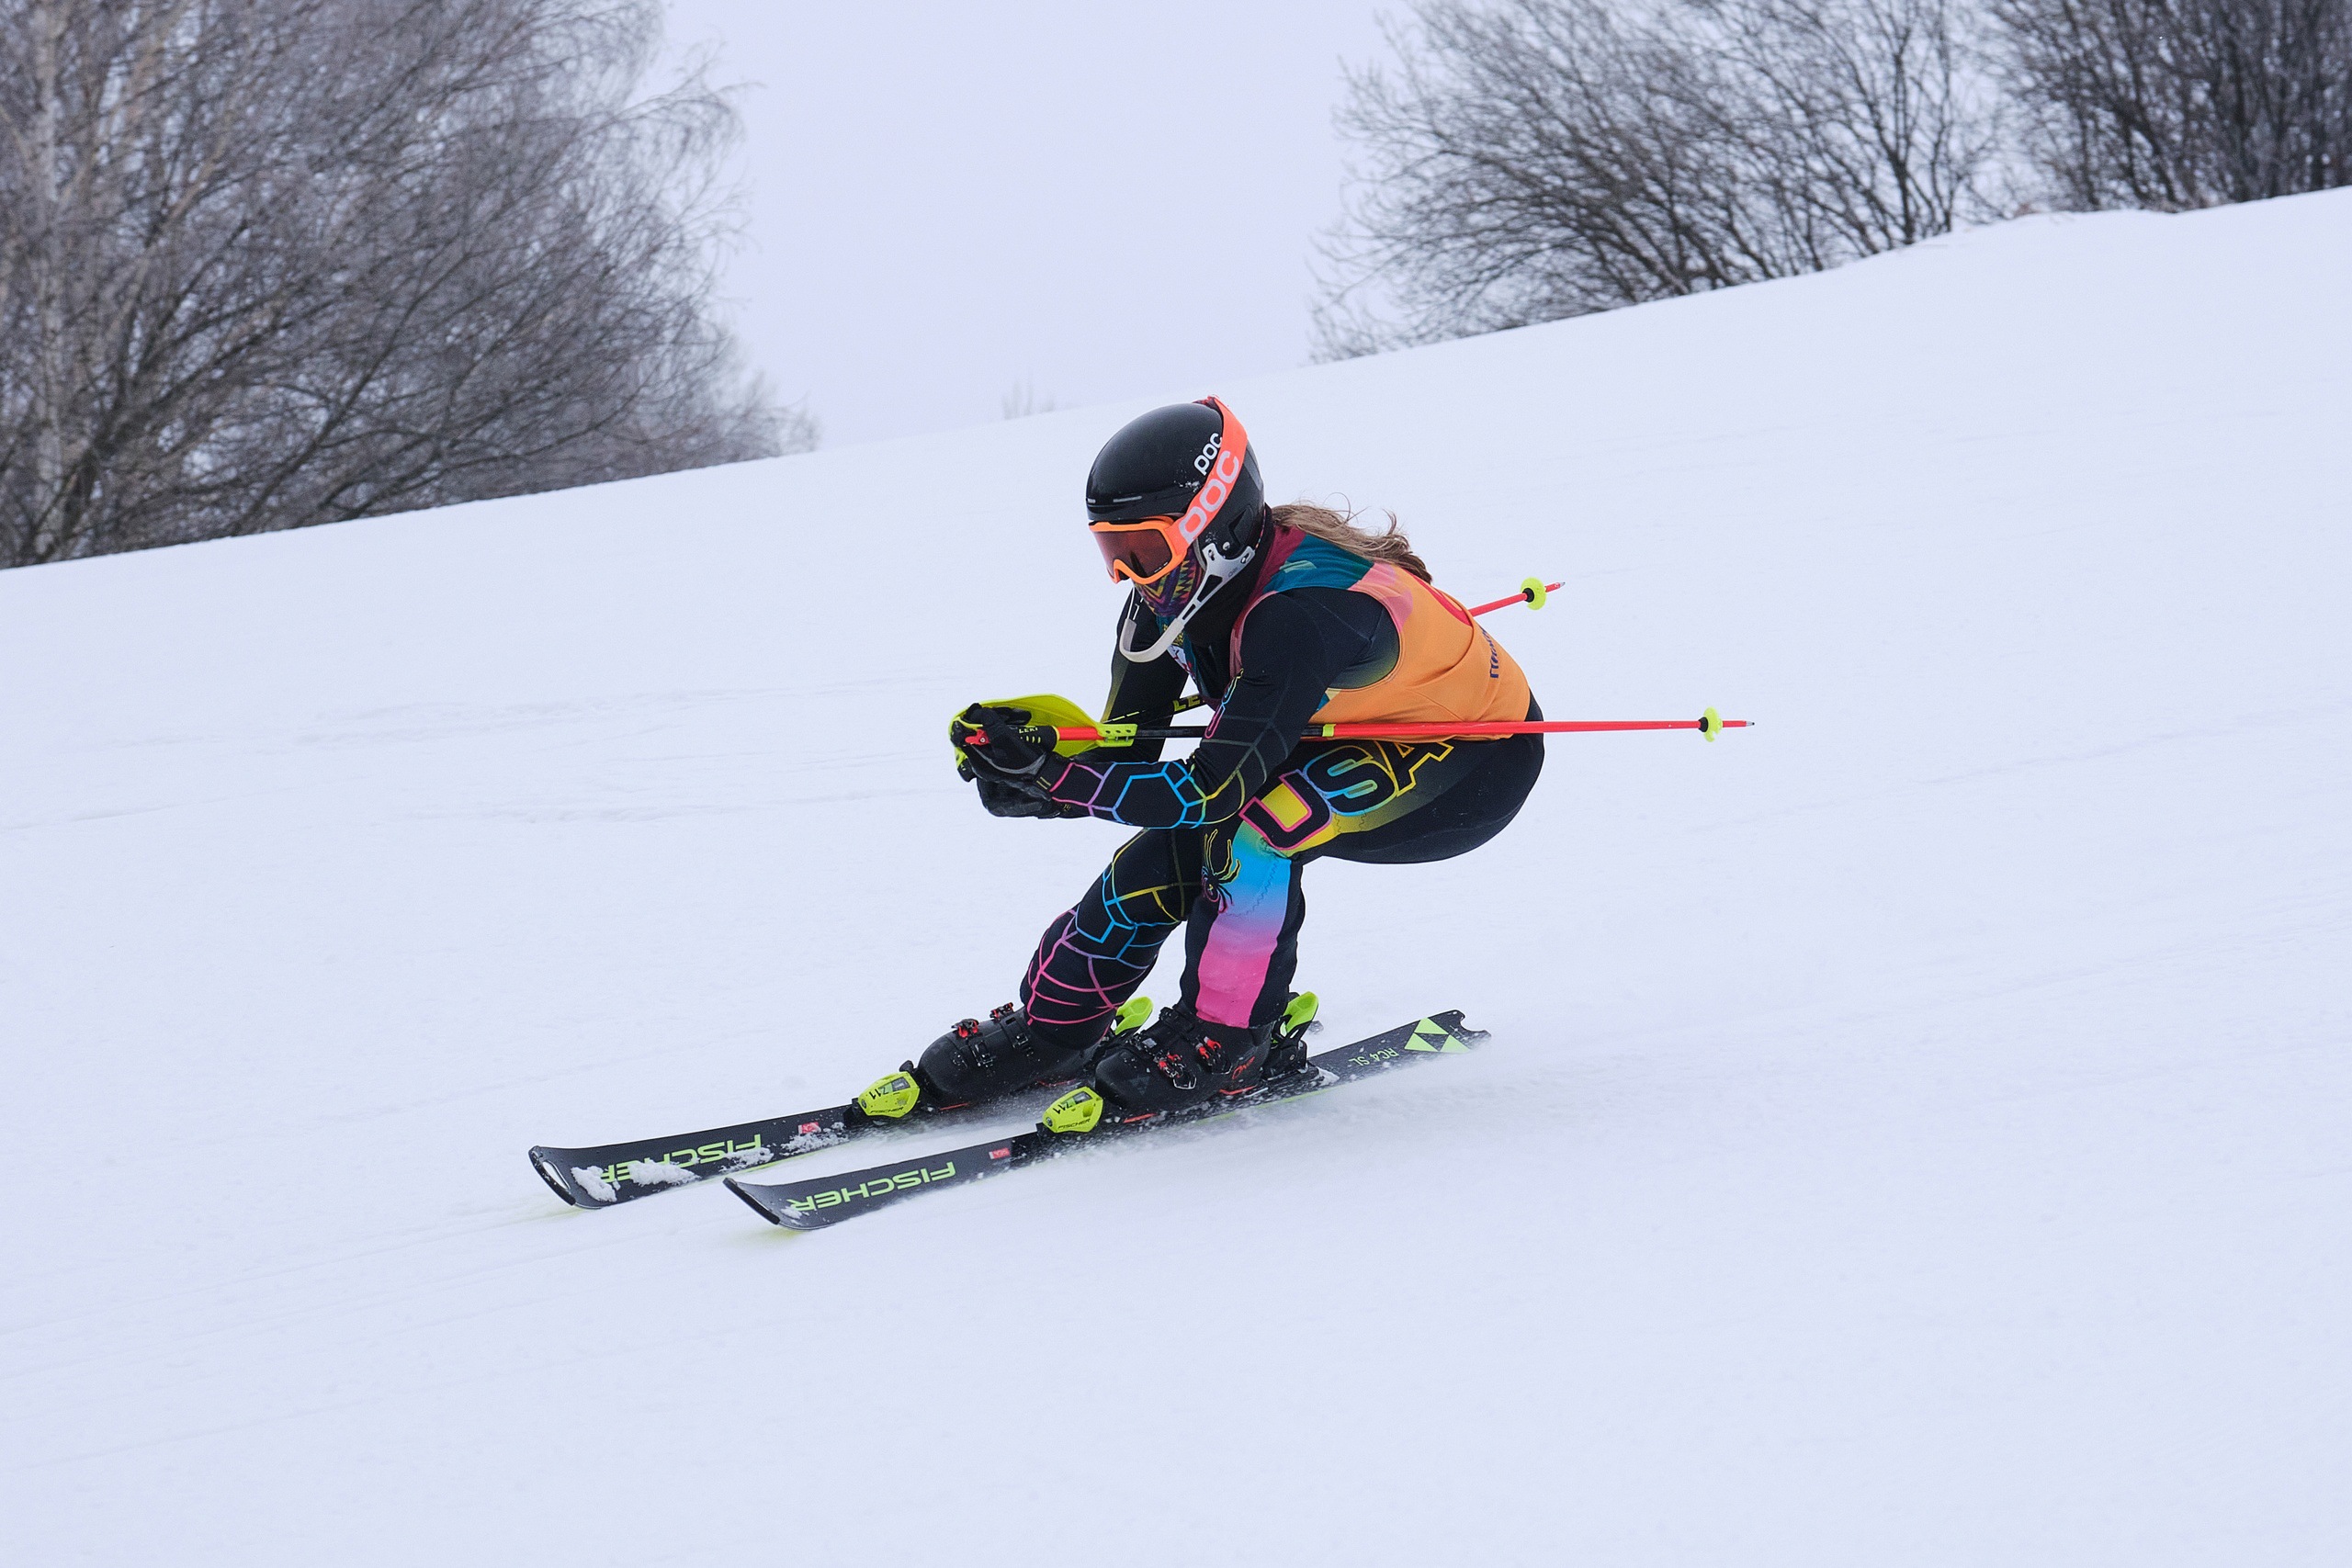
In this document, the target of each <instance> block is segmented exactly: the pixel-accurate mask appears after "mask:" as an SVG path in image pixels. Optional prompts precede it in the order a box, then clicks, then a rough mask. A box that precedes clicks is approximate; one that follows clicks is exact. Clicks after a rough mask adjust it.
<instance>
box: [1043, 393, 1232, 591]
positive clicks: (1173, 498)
mask: <svg viewBox="0 0 2352 1568" xmlns="http://www.w3.org/2000/svg"><path fill="white" fill-rule="evenodd" d="M1237 450H1238V456H1239V457H1240V462H1239V463H1238V466H1237V465H1236V464H1235V463H1234V462H1233V460H1232V459H1233V457H1234V455H1235V453H1236V452H1237ZM1204 492H1205V493H1204ZM1220 492H1221V493H1220ZM1196 503H1197V504H1198V506H1199V510H1200V511H1201V512H1203V513H1205V515H1202V516H1195V515H1194V509H1195V505H1196ZM1265 510H1266V487H1265V486H1264V485H1263V484H1262V483H1261V482H1260V480H1259V478H1258V454H1257V452H1256V450H1255V449H1254V448H1253V447H1252V446H1250V437H1249V434H1248V433H1247V432H1246V431H1244V430H1243V429H1242V428H1241V422H1240V421H1239V420H1238V419H1236V418H1235V417H1234V415H1233V411H1232V410H1231V409H1228V408H1227V407H1226V406H1225V405H1224V404H1223V403H1221V402H1219V401H1218V400H1216V399H1215V398H1203V399H1202V400H1200V401H1199V402H1196V403H1170V404H1169V405H1168V406H1167V407H1166V408H1159V409H1154V410H1152V411H1151V412H1149V413H1148V414H1145V415H1144V416H1143V417H1141V418H1140V419H1135V420H1130V421H1129V422H1128V423H1125V425H1122V426H1121V427H1120V428H1119V432H1118V434H1115V435H1114V436H1112V437H1111V439H1110V440H1108V441H1106V442H1104V443H1103V450H1102V451H1100V452H1098V453H1096V454H1095V457H1094V467H1093V468H1091V469H1090V470H1088V472H1087V475H1086V515H1087V518H1088V520H1089V521H1090V522H1094V523H1133V522H1140V521H1142V520H1143V519H1145V518H1150V517H1172V518H1175V519H1177V520H1178V521H1179V524H1180V527H1181V528H1182V533H1183V535H1184V543H1185V544H1186V546H1187V547H1188V548H1189V550H1191V551H1193V552H1197V551H1198V550H1199V549H1200V547H1202V546H1203V545H1204V544H1214V545H1215V546H1216V547H1217V548H1218V550H1219V551H1220V553H1222V554H1224V555H1227V556H1234V555H1238V554H1239V553H1240V551H1241V550H1242V549H1244V548H1245V547H1249V546H1250V545H1253V544H1255V543H1256V542H1257V538H1258V529H1259V524H1260V520H1261V515H1262V513H1264V512H1265Z"/></svg>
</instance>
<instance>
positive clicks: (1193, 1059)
mask: <svg viewBox="0 0 2352 1568" xmlns="http://www.w3.org/2000/svg"><path fill="white" fill-rule="evenodd" d="M1315 1010H1316V1000H1315V993H1314V992H1312V991H1308V992H1306V993H1305V994H1303V995H1299V996H1294V997H1292V998H1290V1001H1289V1003H1288V1004H1287V1005H1286V1006H1284V1007H1283V1011H1282V1016H1281V1017H1280V1018H1276V1019H1272V1020H1271V1021H1267V1022H1265V1023H1261V1024H1257V1025H1255V1026H1250V1025H1246V1024H1229V1023H1211V1022H1210V1021H1207V1020H1206V1019H1204V1018H1203V1017H1201V1016H1200V1014H1198V1013H1196V1012H1194V1011H1193V1010H1192V1009H1190V1008H1188V1007H1185V1006H1183V1005H1182V1003H1179V1004H1178V1005H1177V1006H1175V1007H1171V1008H1168V1009H1165V1010H1162V1011H1161V1013H1160V1015H1159V1018H1158V1020H1156V1021H1154V1022H1153V1023H1152V1025H1151V1027H1150V1028H1148V1029H1144V1030H1139V1031H1137V1032H1135V1033H1133V1034H1130V1035H1126V1036H1125V1037H1124V1038H1116V1039H1114V1040H1112V1041H1110V1042H1109V1043H1106V1044H1105V1045H1104V1047H1103V1049H1102V1050H1101V1051H1100V1052H1099V1053H1097V1054H1096V1056H1095V1059H1094V1063H1093V1066H1092V1069H1091V1078H1092V1081H1093V1084H1094V1086H1095V1087H1096V1088H1097V1089H1100V1090H1101V1091H1102V1093H1103V1100H1104V1101H1105V1102H1106V1103H1105V1106H1104V1113H1105V1114H1106V1115H1109V1116H1111V1117H1114V1118H1116V1119H1117V1120H1120V1121H1134V1120H1136V1119H1138V1118H1141V1117H1146V1116H1157V1115H1162V1114H1165V1113H1167V1112H1170V1111H1191V1110H1193V1109H1195V1108H1197V1107H1199V1106H1202V1105H1205V1104H1208V1103H1209V1102H1211V1101H1213V1100H1216V1099H1218V1098H1219V1097H1227V1098H1230V1097H1232V1096H1236V1095H1242V1094H1247V1093H1249V1092H1250V1090H1251V1089H1260V1088H1262V1087H1264V1086H1266V1085H1268V1084H1273V1083H1279V1082H1281V1081H1282V1080H1283V1079H1284V1078H1288V1077H1295V1076H1296V1075H1298V1074H1300V1073H1305V1072H1310V1071H1312V1070H1313V1069H1312V1068H1310V1067H1309V1066H1307V1063H1306V1032H1307V1030H1308V1028H1309V1027H1310V1026H1311V1025H1312V1024H1313V1023H1314V1021H1315Z"/></svg>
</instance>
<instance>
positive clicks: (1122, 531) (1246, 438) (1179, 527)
mask: <svg viewBox="0 0 2352 1568" xmlns="http://www.w3.org/2000/svg"><path fill="white" fill-rule="evenodd" d="M1201 401H1203V402H1204V403H1206V404H1208V406H1209V407H1211V408H1213V409H1215V410H1216V412H1218V414H1219V415H1221V416H1222V417H1223V418H1224V421H1225V427H1224V428H1223V429H1222V430H1220V431H1219V432H1218V433H1217V438H1216V445H1215V446H1209V447H1206V448H1204V449H1203V451H1202V453H1201V455H1200V457H1198V458H1196V459H1194V463H1195V466H1196V467H1198V468H1200V470H1201V474H1202V484H1201V488H1200V489H1199V490H1197V491H1193V503H1192V504H1191V505H1190V506H1187V507H1186V508H1184V515H1183V516H1182V517H1144V518H1138V519H1136V520H1135V521H1133V522H1127V523H1091V524H1089V525H1087V531H1088V532H1089V533H1091V534H1092V535H1093V536H1094V543H1095V545H1096V546H1097V547H1099V548H1100V549H1101V550H1102V552H1103V565H1104V566H1105V567H1107V568H1109V569H1110V572H1111V581H1114V582H1116V581H1120V580H1121V579H1122V578H1124V579H1125V580H1126V581H1129V582H1132V583H1134V584H1135V585H1136V587H1137V588H1148V587H1150V586H1151V585H1152V584H1153V583H1155V582H1157V581H1159V580H1160V579H1161V578H1163V577H1166V576H1167V575H1168V574H1169V573H1170V572H1171V571H1173V570H1176V568H1177V565H1178V563H1180V562H1182V560H1183V558H1184V554H1185V552H1186V551H1188V550H1190V549H1191V548H1192V547H1193V540H1195V539H1197V538H1199V537H1200V536H1201V534H1202V532H1203V531H1204V529H1206V528H1207V527H1208V525H1209V524H1210V523H1211V522H1212V521H1213V520H1215V518H1216V514H1217V512H1218V510H1219V509H1220V508H1222V507H1223V506H1224V505H1225V503H1226V501H1227V498H1228V497H1230V496H1231V495H1232V494H1233V485H1234V481H1235V480H1237V479H1239V478H1240V477H1241V464H1242V460H1243V459H1244V458H1245V457H1248V456H1249V455H1250V434H1249V432H1247V431H1245V430H1243V429H1242V428H1241V422H1240V421H1239V420H1238V419H1236V418H1234V417H1233V411H1232V410H1231V409H1229V408H1227V407H1226V406H1225V405H1224V404H1223V403H1221V402H1219V401H1218V400H1216V399H1215V398H1203V399H1202V400H1201Z"/></svg>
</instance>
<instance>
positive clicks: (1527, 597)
mask: <svg viewBox="0 0 2352 1568" xmlns="http://www.w3.org/2000/svg"><path fill="white" fill-rule="evenodd" d="M1565 586H1566V583H1564V582H1546V581H1544V580H1543V579H1542V578H1540V577H1531V578H1529V579H1528V580H1527V581H1524V582H1522V583H1521V584H1520V585H1519V592H1516V593H1513V594H1511V595H1510V596H1509V597H1507V598H1502V599H1498V600H1496V601H1495V602H1494V603H1493V604H1479V605H1476V606H1473V607H1472V609H1471V611H1470V613H1471V614H1472V615H1485V614H1486V613H1487V611H1489V610H1499V609H1501V608H1502V607H1503V606H1504V605H1506V604H1525V605H1527V606H1528V607H1529V608H1531V609H1536V610H1540V609H1542V608H1543V607H1544V601H1545V600H1547V599H1549V598H1551V596H1552V595H1553V594H1555V593H1557V592H1559V591H1560V590H1561V589H1562V588H1563V587H1565ZM1206 701H1208V699H1207V698H1206V697H1204V696H1203V695H1201V694H1199V693H1198V692H1194V693H1193V694H1192V695H1191V696H1189V697H1179V698H1178V699H1177V700H1176V711H1177V712H1178V713H1186V712H1189V711H1190V710H1192V709H1193V708H1196V707H1199V706H1200V705H1202V704H1203V703H1204V702H1206ZM1190 733H1192V732H1191V731H1189V730H1181V731H1179V730H1171V731H1170V734H1171V735H1172V734H1190ZM1143 739H1151V738H1150V737H1148V736H1147V737H1143ZM1159 739H1167V737H1165V736H1162V737H1160V738H1159Z"/></svg>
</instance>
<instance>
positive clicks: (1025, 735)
mask: <svg viewBox="0 0 2352 1568" xmlns="http://www.w3.org/2000/svg"><path fill="white" fill-rule="evenodd" d="M1755 722H1756V721H1755V720H1754V719H1748V718H1725V717H1724V716H1722V715H1721V714H1719V713H1717V712H1716V711H1715V710H1714V709H1713V708H1709V709H1708V710H1707V711H1706V712H1705V713H1702V714H1701V715H1700V716H1698V717H1697V718H1545V719H1536V720H1533V721H1532V722H1531V721H1527V720H1518V721H1513V720H1509V719H1495V720H1490V721H1486V722H1478V721H1473V720H1442V721H1437V722H1430V723H1422V722H1409V723H1408V722H1403V721H1399V722H1397V723H1380V722H1376V721H1368V722H1365V723H1362V724H1311V725H1308V726H1307V727H1306V730H1305V731H1304V732H1303V733H1301V734H1300V736H1299V739H1301V740H1463V739H1477V738H1480V737H1496V736H1504V735H1590V734H1596V733H1599V732H1600V731H1603V730H1617V729H1695V730H1697V731H1698V732H1699V733H1700V734H1702V735H1703V736H1705V737H1706V738H1707V739H1710V740H1713V739H1714V738H1715V737H1716V736H1718V735H1720V734H1722V733H1723V732H1724V730H1726V729H1746V728H1749V727H1750V726H1751V725H1753V724H1754V723H1755ZM1207 734H1208V731H1207V730H1205V729H1185V728H1176V727H1172V726H1170V727H1160V726H1144V725H1135V724H1096V725H1075V724H1066V725H1046V724H1038V725H1031V726H1030V727H1028V728H1025V729H1023V730H1022V732H1021V737H1022V739H1024V740H1027V741H1028V742H1029V743H1030V744H1031V745H1033V746H1052V745H1057V744H1060V743H1064V742H1071V741H1074V742H1077V743H1078V744H1080V745H1084V746H1130V745H1133V744H1134V743H1135V742H1136V741H1138V740H1199V739H1203V738H1204V736H1206V735H1207ZM959 744H962V745H966V746H985V745H987V744H988V737H987V736H985V735H979V734H974V735H972V736H970V737H968V738H967V739H964V740H963V741H961V742H959Z"/></svg>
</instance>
